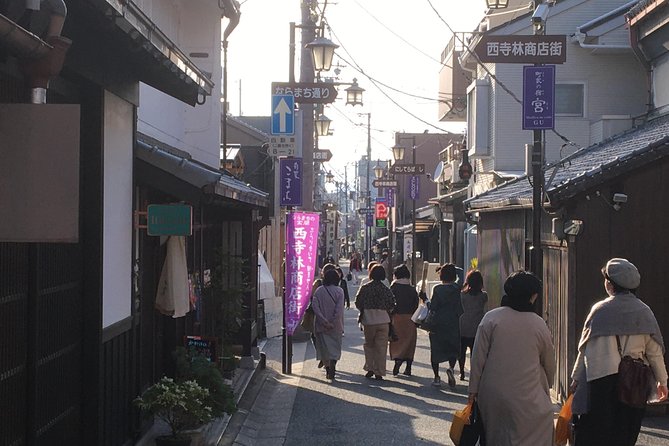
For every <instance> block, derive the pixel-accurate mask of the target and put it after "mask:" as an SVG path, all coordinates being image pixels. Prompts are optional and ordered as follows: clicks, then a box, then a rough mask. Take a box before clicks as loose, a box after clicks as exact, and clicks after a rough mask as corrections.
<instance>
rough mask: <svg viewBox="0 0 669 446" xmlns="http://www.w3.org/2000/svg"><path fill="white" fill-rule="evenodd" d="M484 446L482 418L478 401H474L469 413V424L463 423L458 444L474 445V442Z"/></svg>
mask: <svg viewBox="0 0 669 446" xmlns="http://www.w3.org/2000/svg"><path fill="white" fill-rule="evenodd" d="M477 442H478V444H479V445H481V446H485V444H486V442H485V430H484V429H483V419H482V418H481V411H480V410H479V404H478V402H476V401H474V406H472V412H471V414H470V415H469V424H465V427H464V428H463V429H462V435H461V436H460V443H459V444H458V446H476V444H477Z"/></svg>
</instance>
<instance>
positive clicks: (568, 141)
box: [426, 0, 577, 146]
mask: <svg viewBox="0 0 669 446" xmlns="http://www.w3.org/2000/svg"><path fill="white" fill-rule="evenodd" d="M426 1H427V3H428V4H429V5H430V8H432V11H434V13H435V14H436V15H437V17H439V20H441V21H442V22H443V24H444V25H446V28H448V30H449V31H450V32H451V33H453V35H454V36H455V38H456V39H458V40H459V41H460V43H461V44H462V47H463V48H466V49H467V51H468V52H469V54H471V55H472V56H474V58H475V59H476V61H477V62H478V63H479V65H480V66H481V68H483V70H484V71H485V72H486V73H487V74H488V76H490V77H491V78H492V80H494V81H495V83H496V84H497V85H499V87H500V88H501V89H502V90H504V91H505V92H506V93H507V94H508V95H509V96H511V98H513V99H514V100H515V101H516V102H517V103H518V104H521V105H522V103H523V101H521V100H520V99H518V96H516V95H515V93H513V92H512V91H511V90H510V89H509V88H508V87H507V86H506V85H505V84H504V83H503V82H502V81H500V80H499V79H498V78H497V76H495V75H494V74H492V72H491V71H490V70H489V69H488V67H486V66H485V64H484V63H483V62H481V59H480V58H479V56H478V55H477V54H476V53H475V52H474V51H472V49H471V48H470V47H469V45H467V44H466V43H465V42H464V41H463V40H462V38H461V37H460V36H459V35H458V34H456V33H455V32H454V31H453V28H451V25H449V24H448V22H446V20H444V18H443V17H442V16H441V14H439V11H437V9H436V8H435V7H434V5H433V4H432V2H431V0H426ZM551 132H553V134H555V136H557V137H558V138H560V139H561V140H562V141H564V142H565V143H567V144H570V145H574V146H577V144H576V143H574V142H573V141H571V140H570V139H569V138H567V137H566V136H564V135H562V134H561V133H559V132H558V131H557V130H555V129H551Z"/></svg>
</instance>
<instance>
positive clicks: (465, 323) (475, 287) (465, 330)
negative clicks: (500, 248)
mask: <svg viewBox="0 0 669 446" xmlns="http://www.w3.org/2000/svg"><path fill="white" fill-rule="evenodd" d="M460 301H461V302H462V309H463V311H464V313H462V315H461V316H460V358H459V359H458V364H459V366H460V381H464V380H465V360H466V357H467V348H469V354H470V357H471V353H472V350H473V349H474V337H475V336H476V329H477V328H478V326H479V323H480V322H481V319H483V315H484V314H485V310H486V305H487V303H488V293H486V292H485V291H483V275H482V274H481V271H479V270H477V269H475V270H471V271H469V272H468V273H467V277H466V278H465V284H464V287H463V288H462V293H460Z"/></svg>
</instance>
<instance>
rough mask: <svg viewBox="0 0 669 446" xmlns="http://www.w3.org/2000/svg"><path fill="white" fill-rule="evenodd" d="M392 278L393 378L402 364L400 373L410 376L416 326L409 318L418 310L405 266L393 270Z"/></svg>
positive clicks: (415, 293)
mask: <svg viewBox="0 0 669 446" xmlns="http://www.w3.org/2000/svg"><path fill="white" fill-rule="evenodd" d="M394 276H395V280H394V281H393V283H392V284H391V285H390V291H392V292H393V296H395V310H394V311H393V314H392V324H393V328H394V330H395V334H396V335H397V340H391V341H390V359H392V360H394V361H395V365H394V367H393V375H394V376H397V375H398V374H399V373H400V367H401V366H402V363H404V362H406V367H405V368H404V371H403V372H402V373H403V374H404V375H406V376H411V365H412V364H413V358H414V355H415V353H416V340H417V333H416V324H414V322H413V321H412V320H411V316H412V315H413V313H414V312H415V311H416V308H418V293H417V292H416V288H414V287H413V285H411V281H410V279H411V273H410V272H409V268H407V266H406V265H400V266H398V267H397V268H395V272H394Z"/></svg>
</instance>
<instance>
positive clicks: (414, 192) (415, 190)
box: [409, 175, 420, 200]
mask: <svg viewBox="0 0 669 446" xmlns="http://www.w3.org/2000/svg"><path fill="white" fill-rule="evenodd" d="M419 196H420V177H419V176H416V175H413V176H411V179H410V180H409V198H411V199H412V200H418V199H419V198H418V197H419Z"/></svg>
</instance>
